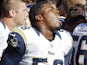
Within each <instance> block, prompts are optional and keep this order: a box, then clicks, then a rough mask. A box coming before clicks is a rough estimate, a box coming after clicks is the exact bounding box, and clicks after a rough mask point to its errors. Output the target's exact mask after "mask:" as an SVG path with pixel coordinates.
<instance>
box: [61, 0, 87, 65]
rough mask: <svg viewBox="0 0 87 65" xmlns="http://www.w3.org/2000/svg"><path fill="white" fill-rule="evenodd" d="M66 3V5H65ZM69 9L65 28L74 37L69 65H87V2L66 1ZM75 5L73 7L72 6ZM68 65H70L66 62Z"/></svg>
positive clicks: (83, 0)
mask: <svg viewBox="0 0 87 65" xmlns="http://www.w3.org/2000/svg"><path fill="white" fill-rule="evenodd" d="M64 2H65V3H64ZM64 2H63V3H64V4H65V5H66V6H65V8H66V7H67V10H66V12H67V19H66V24H65V26H66V27H65V28H66V30H68V31H70V32H71V34H72V36H73V40H74V42H73V48H72V49H73V50H72V52H71V53H70V57H68V59H69V60H68V61H69V65H87V62H86V61H87V60H86V34H85V33H86V27H87V24H86V17H85V5H86V0H80V1H79V0H71V1H69V0H64ZM71 4H73V5H71ZM66 65H68V63H67V61H66Z"/></svg>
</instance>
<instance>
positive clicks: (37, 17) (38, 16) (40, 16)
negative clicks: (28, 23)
mask: <svg viewBox="0 0 87 65" xmlns="http://www.w3.org/2000/svg"><path fill="white" fill-rule="evenodd" d="M35 19H36V20H37V21H42V20H43V19H44V18H43V16H42V15H36V16H35Z"/></svg>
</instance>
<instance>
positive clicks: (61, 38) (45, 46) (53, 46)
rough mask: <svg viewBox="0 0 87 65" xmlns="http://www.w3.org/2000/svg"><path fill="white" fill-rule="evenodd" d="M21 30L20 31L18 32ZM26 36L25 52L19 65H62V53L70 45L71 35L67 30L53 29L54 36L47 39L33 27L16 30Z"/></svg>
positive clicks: (69, 47) (65, 51)
mask: <svg viewBox="0 0 87 65" xmlns="http://www.w3.org/2000/svg"><path fill="white" fill-rule="evenodd" d="M18 31H21V32H18ZM16 32H18V33H19V34H20V35H22V36H23V34H24V36H25V37H24V38H26V44H27V45H26V53H25V55H24V56H23V58H22V61H21V62H20V64H19V65H64V55H66V54H67V53H68V52H69V50H70V49H71V47H72V37H71V36H70V34H69V33H68V32H67V31H64V30H61V31H55V34H56V35H55V38H54V40H52V41H49V40H47V39H46V38H45V37H44V36H43V35H42V34H41V33H40V32H39V31H38V30H36V29H35V28H29V29H27V27H21V29H19V30H17V31H16Z"/></svg>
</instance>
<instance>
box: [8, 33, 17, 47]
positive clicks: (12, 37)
mask: <svg viewBox="0 0 87 65" xmlns="http://www.w3.org/2000/svg"><path fill="white" fill-rule="evenodd" d="M15 36H16V35H15V34H10V35H9V39H8V44H10V45H11V46H13V47H16V46H17V44H18V40H17V38H16V37H15Z"/></svg>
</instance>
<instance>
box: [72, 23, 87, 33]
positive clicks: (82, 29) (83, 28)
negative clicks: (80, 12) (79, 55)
mask: <svg viewBox="0 0 87 65" xmlns="http://www.w3.org/2000/svg"><path fill="white" fill-rule="evenodd" d="M86 33H87V24H86V23H81V24H79V25H77V26H76V27H75V29H74V31H73V34H86Z"/></svg>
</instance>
